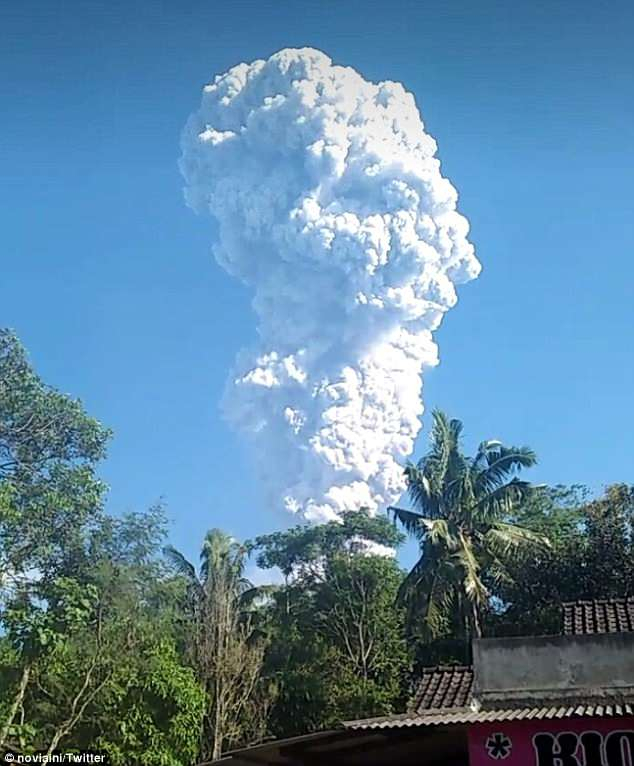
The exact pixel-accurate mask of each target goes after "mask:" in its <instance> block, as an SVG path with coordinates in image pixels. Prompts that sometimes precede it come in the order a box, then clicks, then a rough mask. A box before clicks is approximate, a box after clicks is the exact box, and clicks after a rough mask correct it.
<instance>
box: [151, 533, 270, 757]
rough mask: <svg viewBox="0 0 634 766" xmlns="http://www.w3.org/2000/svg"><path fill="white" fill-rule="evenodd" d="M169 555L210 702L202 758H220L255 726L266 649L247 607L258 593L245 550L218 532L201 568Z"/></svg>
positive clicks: (169, 551) (207, 544) (168, 551)
mask: <svg viewBox="0 0 634 766" xmlns="http://www.w3.org/2000/svg"><path fill="white" fill-rule="evenodd" d="M164 553H165V556H166V558H167V560H168V561H169V562H170V564H171V565H172V567H173V568H174V569H175V571H176V572H178V574H180V575H181V576H182V577H184V578H185V580H186V583H187V605H188V611H189V618H190V627H191V631H190V651H191V654H192V661H193V664H194V666H195V667H196V670H197V672H198V677H199V679H200V682H201V683H202V685H203V686H204V688H205V690H206V692H207V697H208V701H209V706H208V710H207V715H206V717H205V721H204V725H203V731H202V733H201V752H200V755H201V757H202V758H203V759H205V758H208V757H211V758H212V759H214V760H216V759H217V758H220V756H221V753H222V750H223V746H224V744H225V743H227V742H236V741H238V740H239V739H240V737H241V736H243V735H244V733H245V729H250V728H253V726H254V717H255V716H256V715H257V711H255V710H252V707H253V705H254V701H255V700H256V698H257V695H255V694H254V692H255V689H256V687H257V685H258V683H259V680H260V675H261V670H262V662H263V654H264V646H263V643H262V641H261V640H259V637H258V635H257V633H256V631H255V630H254V628H253V626H252V623H251V620H250V613H249V607H250V605H251V604H252V601H253V596H254V595H255V594H256V592H257V589H255V588H254V587H253V586H252V584H251V583H250V582H249V581H248V580H247V579H246V578H245V577H244V568H245V564H246V560H247V556H248V549H247V547H246V546H244V545H241V544H239V543H238V542H237V541H236V540H234V539H233V538H232V537H230V536H229V535H226V534H225V533H224V532H222V531H221V530H219V529H212V530H211V531H209V532H208V533H207V535H206V536H205V539H204V541H203V546H202V550H201V553H200V562H201V563H200V568H199V571H198V572H197V571H196V567H195V566H194V565H193V564H192V563H191V562H189V561H188V560H187V559H186V558H185V556H183V554H182V553H180V551H178V550H176V549H175V548H173V547H172V546H168V547H167V548H165V551H164Z"/></svg>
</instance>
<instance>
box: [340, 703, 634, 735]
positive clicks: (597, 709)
mask: <svg viewBox="0 0 634 766" xmlns="http://www.w3.org/2000/svg"><path fill="white" fill-rule="evenodd" d="M633 714H634V700H629V701H627V702H625V701H618V702H617V701H611V700H604V701H602V702H601V703H597V702H594V703H577V704H572V705H571V704H570V703H568V704H566V705H559V706H557V705H555V706H549V705H545V706H543V707H520V708H517V707H515V708H505V709H501V710H475V709H473V708H468V707H467V708H462V709H456V710H446V711H444V712H441V711H436V712H429V713H427V714H426V715H416V714H413V713H405V714H404V715H393V716H382V717H381V718H366V719H364V720H362V721H345V722H344V724H343V725H344V726H345V727H346V728H347V729H401V728H405V727H410V726H449V725H450V724H470V723H487V722H496V721H522V720H527V719H532V720H538V721H539V720H549V719H560V718H601V717H614V718H619V717H623V716H631V715H633Z"/></svg>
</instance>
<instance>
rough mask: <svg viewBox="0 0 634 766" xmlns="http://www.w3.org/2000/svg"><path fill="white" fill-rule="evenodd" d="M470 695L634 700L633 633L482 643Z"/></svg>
mask: <svg viewBox="0 0 634 766" xmlns="http://www.w3.org/2000/svg"><path fill="white" fill-rule="evenodd" d="M473 668H474V696H475V698H476V699H477V700H480V701H481V702H482V704H484V705H486V704H487V703H499V702H504V701H518V700H526V701H527V702H530V701H532V700H535V701H537V700H539V701H540V703H545V702H546V701H547V700H562V701H565V700H566V699H570V698H577V699H582V698H584V697H593V698H596V697H602V696H605V697H612V698H614V697H617V698H625V697H629V698H632V697H634V633H605V634H600V635H591V636H540V637H536V638H497V639H486V638H485V639H480V640H477V641H474V644H473Z"/></svg>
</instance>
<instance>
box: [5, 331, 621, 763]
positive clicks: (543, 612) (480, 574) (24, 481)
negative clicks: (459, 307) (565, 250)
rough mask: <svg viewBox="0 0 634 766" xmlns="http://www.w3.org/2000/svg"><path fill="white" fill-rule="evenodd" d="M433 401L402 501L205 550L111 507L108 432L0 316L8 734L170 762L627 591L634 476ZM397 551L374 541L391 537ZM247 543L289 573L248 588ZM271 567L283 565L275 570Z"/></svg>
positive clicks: (317, 718) (395, 700)
mask: <svg viewBox="0 0 634 766" xmlns="http://www.w3.org/2000/svg"><path fill="white" fill-rule="evenodd" d="M460 432H461V425H460V423H459V421H456V420H450V419H448V418H447V417H446V416H444V415H443V414H442V413H435V415H434V422H433V431H432V439H431V445H430V449H429V452H428V453H427V454H426V456H425V457H424V458H423V459H422V460H421V461H420V462H419V463H418V464H417V465H416V466H410V467H409V468H408V469H407V479H408V483H409V488H410V500H411V509H393V510H392V511H391V513H390V517H378V518H370V517H369V516H368V515H366V514H364V513H360V512H355V513H349V514H345V515H344V518H343V521H342V523H331V524H325V525H321V526H315V527H308V526H297V527H295V528H292V529H290V530H288V531H286V532H279V533H276V534H272V535H265V536H262V537H259V538H256V539H254V540H251V541H244V542H240V541H236V540H234V539H232V538H231V537H229V536H228V535H226V534H225V533H223V532H222V531H221V530H218V529H212V530H211V531H210V532H209V533H208V534H207V536H206V537H205V539H204V540H203V541H201V556H200V561H199V562H196V563H195V564H194V563H192V562H189V561H188V560H187V559H186V558H185V557H184V556H183V555H182V554H181V553H180V552H179V551H177V550H175V549H174V548H172V547H170V546H169V545H168V540H167V537H166V519H165V514H164V511H163V509H162V508H161V507H155V508H151V509H149V510H147V511H144V512H140V513H133V514H128V515H125V516H121V517H113V516H111V515H108V514H107V513H106V512H105V511H104V507H103V504H104V500H105V491H106V490H105V487H104V485H103V484H102V483H101V481H100V480H99V478H98V474H97V468H98V465H99V462H100V461H101V460H102V459H103V457H104V455H105V450H106V446H107V443H108V441H109V439H110V433H109V431H108V430H107V429H105V428H104V427H103V426H102V425H101V424H99V423H98V422H97V421H95V420H94V419H92V418H90V417H89V416H88V415H87V414H86V413H85V411H84V410H83V408H82V406H81V404H80V403H78V402H77V401H74V400H71V399H70V398H68V397H66V396H64V395H62V394H60V393H59V392H57V391H55V390H54V389H52V388H50V387H48V386H47V385H45V384H44V383H43V382H42V381H41V380H40V379H39V378H38V377H37V375H36V374H35V372H34V371H33V370H32V368H31V366H30V365H29V362H28V360H27V357H26V355H25V352H24V349H23V348H22V346H21V345H20V343H19V341H18V340H17V338H16V337H15V336H14V335H13V334H11V333H10V332H8V331H0V537H1V540H0V557H1V562H0V568H1V569H0V576H1V579H0V593H1V598H0V622H1V626H0V750H1V751H6V750H9V749H10V750H14V751H16V752H22V753H32V752H34V751H42V750H43V751H44V752H48V753H51V752H53V751H54V750H55V749H60V748H63V749H65V750H73V749H89V748H91V749H100V750H103V751H105V752H107V753H108V754H109V755H110V758H111V762H112V763H113V764H121V765H123V764H125V765H126V766H129V765H134V764H143V765H144V766H145V765H148V766H152V765H154V764H156V766H159V765H160V766H181V765H183V766H184V765H187V766H189V765H190V764H195V763H200V762H203V761H205V760H209V759H211V758H213V757H217V756H218V755H219V754H220V753H221V752H226V751H227V750H229V749H231V748H235V747H239V746H241V745H245V744H249V743H253V742H257V741H261V740H262V739H264V738H266V737H283V736H291V735H294V734H299V733H305V732H309V731H313V730H316V729H320V728H327V727H329V726H332V725H335V724H336V723H337V722H338V721H340V720H345V719H352V718H359V717H366V716H372V715H381V714H387V713H391V712H397V711H400V710H402V709H403V707H404V705H405V704H406V700H407V697H408V695H409V692H410V688H411V685H412V683H413V681H414V679H415V677H416V674H417V671H418V669H419V668H420V667H421V666H423V665H428V664H437V663H440V662H468V661H469V659H470V657H469V651H470V650H469V646H470V638H471V637H473V636H477V635H481V634H484V635H506V634H513V633H516V634H521V633H524V634H530V633H549V632H557V631H558V630H559V611H560V605H561V603H562V602H564V601H567V600H573V599H577V598H598V597H607V596H624V595H632V594H634V574H633V573H634V566H633V564H634V543H633V540H632V522H633V518H634V490H633V489H632V487H629V486H626V485H617V486H613V487H610V488H608V489H607V490H606V492H605V495H604V496H603V497H601V498H599V499H590V498H589V497H588V496H587V494H586V492H585V490H584V489H583V488H582V487H571V488H565V487H555V488H544V487H540V488H535V487H532V486H531V485H530V484H529V483H527V482H525V481H522V480H520V478H519V477H518V475H517V474H518V471H520V470H521V469H528V468H530V466H531V465H533V463H534V462H535V456H534V454H533V453H532V452H531V450H529V449H527V448H516V447H509V446H505V445H502V444H500V443H499V442H493V441H488V442H483V443H482V444H481V445H480V448H479V449H478V451H477V453H476V455H474V456H471V457H467V456H465V455H464V454H463V452H462V449H461V443H460V436H461V433H460ZM406 534H409V535H413V536H415V537H416V539H417V540H418V542H419V545H420V550H421V557H420V560H419V561H418V562H417V564H416V565H415V566H414V567H413V568H412V570H411V571H410V572H409V573H407V572H404V571H402V570H401V568H400V567H399V565H398V563H397V561H396V559H395V558H394V557H393V556H386V555H384V554H385V548H386V547H387V548H398V546H399V545H400V544H401V543H402V542H403V541H404V538H405V535H406ZM248 561H255V562H257V564H258V565H259V566H261V567H263V568H265V569H266V568H269V569H273V568H275V569H276V571H278V572H281V579H282V583H281V584H279V585H275V586H266V587H254V586H253V585H252V584H251V583H249V582H248V580H247V579H246V578H245V568H246V565H247V562H248ZM278 579H279V578H278Z"/></svg>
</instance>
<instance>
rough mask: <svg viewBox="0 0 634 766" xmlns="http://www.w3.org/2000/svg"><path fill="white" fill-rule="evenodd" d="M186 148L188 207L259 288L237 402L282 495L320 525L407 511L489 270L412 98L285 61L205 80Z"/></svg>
mask: <svg viewBox="0 0 634 766" xmlns="http://www.w3.org/2000/svg"><path fill="white" fill-rule="evenodd" d="M182 149H183V155H182V159H181V170H182V173H183V175H184V177H185V181H186V189H185V194H186V200H187V203H188V204H189V205H190V206H191V207H192V208H193V209H194V210H196V211H206V212H209V213H211V215H212V216H213V217H214V218H215V219H216V221H217V223H218V241H217V243H216V245H215V249H214V252H215V256H216V258H217V260H218V263H220V265H221V266H222V267H223V268H225V269H226V270H227V271H228V272H229V273H230V274H232V275H234V276H236V277H239V278H240V279H241V280H243V281H244V282H245V283H246V284H247V285H249V286H250V287H251V288H252V289H253V290H254V293H255V297H254V300H253V307H254V309H255V312H256V314H257V316H258V320H259V324H258V330H259V335H260V339H261V346H260V348H259V349H257V350H255V351H248V352H247V351H243V352H242V353H241V355H240V356H239V358H238V362H237V369H236V370H235V372H234V374H233V375H232V378H231V381H230V384H229V386H228V390H227V394H226V396H225V402H224V408H225V412H226V414H227V416H228V418H229V420H230V421H231V422H232V423H233V424H234V425H235V426H236V427H238V428H239V429H241V430H242V431H243V432H244V433H245V434H246V435H247V436H248V437H249V439H250V440H251V441H252V442H253V445H254V450H255V456H256V460H257V464H258V467H259V469H260V472H261V476H262V481H263V486H264V488H265V490H266V492H267V496H268V497H267V499H268V501H269V502H271V503H274V504H277V505H280V504H281V505H283V506H285V507H286V508H287V509H288V510H290V511H295V512H299V513H301V514H302V515H303V516H304V517H305V518H306V519H309V520H312V521H323V520H326V519H333V518H336V517H337V516H338V514H339V513H340V511H342V510H344V509H356V508H360V507H362V506H366V507H368V508H370V509H371V510H373V511H374V510H377V509H378V508H380V507H382V506H384V505H385V504H387V503H389V502H393V501H394V500H395V499H396V498H397V497H398V495H399V494H400V493H401V491H402V489H403V476H402V472H403V469H402V463H403V461H404V459H405V458H406V457H407V456H408V455H409V454H410V453H411V452H412V449H413V445H414V439H415V437H416V434H417V433H418V431H419V428H420V420H419V418H420V416H421V414H422V411H423V406H422V403H421V386H422V380H421V373H422V369H423V367H424V366H426V365H435V364H436V363H437V353H436V352H437V349H436V345H435V343H434V342H433V340H432V331H433V330H435V329H436V328H437V327H438V325H439V324H440V321H441V319H442V316H443V314H444V313H445V311H447V310H448V309H449V308H451V306H453V305H454V304H455V302H456V293H455V290H454V284H456V283H460V282H465V281H467V280H470V279H473V278H474V277H476V276H477V275H478V273H479V271H480V264H479V263H478V261H477V260H476V258H475V256H474V253H473V247H472V246H471V244H470V243H469V242H468V241H467V233H468V229H469V226H468V223H467V221H466V219H465V218H463V217H462V216H461V215H459V214H458V213H457V212H456V201H457V194H456V191H455V189H454V188H453V186H452V185H451V184H450V183H449V181H447V180H446V179H445V178H443V177H442V176H441V174H440V163H439V161H438V160H437V159H436V158H435V156H434V155H435V152H436V143H435V141H434V140H433V138H431V136H429V135H428V134H426V133H425V131H424V127H423V123H422V122H421V119H420V115H419V113H418V110H417V108H416V105H415V103H414V98H413V96H412V95H411V94H410V93H407V92H406V91H405V90H404V89H403V87H402V86H401V85H400V84H398V83H394V82H382V83H379V84H374V83H371V82H367V81H366V80H364V79H363V78H362V77H361V76H360V75H359V74H358V73H357V72H355V71H354V70H353V69H349V68H345V67H340V66H334V65H333V64H332V62H331V60H330V59H329V58H328V57H327V56H326V55H325V54H323V53H321V52H319V51H317V50H313V49H301V50H290V49H289V50H283V51H280V52H279V53H276V54H275V55H274V56H272V57H271V58H270V59H269V60H268V61H255V62H253V63H252V64H240V65H239V66H236V67H234V68H233V69H231V70H230V71H229V72H227V73H226V74H223V75H220V76H218V77H216V78H215V80H214V82H213V84H211V85H208V86H206V87H205V89H204V92H203V99H202V104H201V107H200V109H199V110H198V111H197V112H195V113H194V114H193V115H192V116H191V117H190V118H189V120H188V122H187V125H186V128H185V131H184V134H183V140H182Z"/></svg>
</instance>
